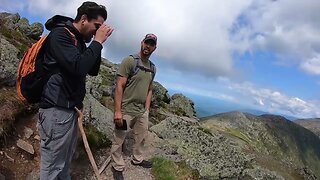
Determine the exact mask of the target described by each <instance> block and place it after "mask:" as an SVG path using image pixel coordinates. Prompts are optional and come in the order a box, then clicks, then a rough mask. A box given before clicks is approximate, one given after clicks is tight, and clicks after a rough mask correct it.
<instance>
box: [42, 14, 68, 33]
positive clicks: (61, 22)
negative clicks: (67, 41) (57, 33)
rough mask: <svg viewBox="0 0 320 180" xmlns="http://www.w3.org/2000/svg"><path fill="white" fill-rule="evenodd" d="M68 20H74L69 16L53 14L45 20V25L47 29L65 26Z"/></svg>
mask: <svg viewBox="0 0 320 180" xmlns="http://www.w3.org/2000/svg"><path fill="white" fill-rule="evenodd" d="M68 21H70V22H71V23H72V22H73V21H74V20H73V19H72V18H70V17H66V16H61V15H55V16H53V17H52V18H50V19H48V20H47V22H46V23H45V27H46V29H47V30H49V31H51V30H52V29H54V28H55V27H59V26H65V24H66V23H67V22H68Z"/></svg>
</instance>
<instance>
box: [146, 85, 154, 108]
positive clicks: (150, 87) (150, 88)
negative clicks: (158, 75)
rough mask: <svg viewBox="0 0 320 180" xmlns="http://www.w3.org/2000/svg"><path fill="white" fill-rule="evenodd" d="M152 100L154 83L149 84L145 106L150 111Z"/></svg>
mask: <svg viewBox="0 0 320 180" xmlns="http://www.w3.org/2000/svg"><path fill="white" fill-rule="evenodd" d="M151 100H152V83H150V85H149V89H148V94H147V100H146V105H145V108H146V110H147V111H149V109H150V105H151Z"/></svg>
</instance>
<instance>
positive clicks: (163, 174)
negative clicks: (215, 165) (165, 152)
mask: <svg viewBox="0 0 320 180" xmlns="http://www.w3.org/2000/svg"><path fill="white" fill-rule="evenodd" d="M152 162H153V167H152V174H153V175H154V177H155V179H156V180H187V179H195V180H198V179H199V173H198V171H196V170H192V169H191V168H190V167H189V166H188V165H187V164H186V163H185V162H177V163H175V162H173V161H171V160H169V159H166V158H162V157H154V158H152Z"/></svg>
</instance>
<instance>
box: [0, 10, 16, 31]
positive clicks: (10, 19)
mask: <svg viewBox="0 0 320 180" xmlns="http://www.w3.org/2000/svg"><path fill="white" fill-rule="evenodd" d="M0 17H1V18H0V21H2V22H4V23H3V24H4V26H6V27H7V28H8V29H9V30H15V29H16V27H17V25H16V23H17V22H18V21H19V19H20V15H19V14H18V13H16V14H9V13H1V15H0ZM2 17H3V18H2Z"/></svg>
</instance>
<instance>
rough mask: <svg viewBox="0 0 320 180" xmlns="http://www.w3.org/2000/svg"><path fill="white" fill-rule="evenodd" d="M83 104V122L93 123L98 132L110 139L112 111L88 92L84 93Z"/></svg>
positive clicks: (112, 127) (112, 124)
mask: <svg viewBox="0 0 320 180" xmlns="http://www.w3.org/2000/svg"><path fill="white" fill-rule="evenodd" d="M84 105H85V106H84V112H85V122H86V123H91V124H93V125H95V127H96V128H97V129H98V130H99V131H100V132H102V133H104V134H105V135H106V136H107V137H108V138H109V139H111V137H112V133H113V129H114V123H113V112H112V111H111V110H110V109H108V108H106V107H104V106H103V105H102V104H101V103H100V102H99V101H98V100H96V99H95V98H94V97H93V96H92V95H91V94H89V93H87V94H86V97H85V100H84Z"/></svg>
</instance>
